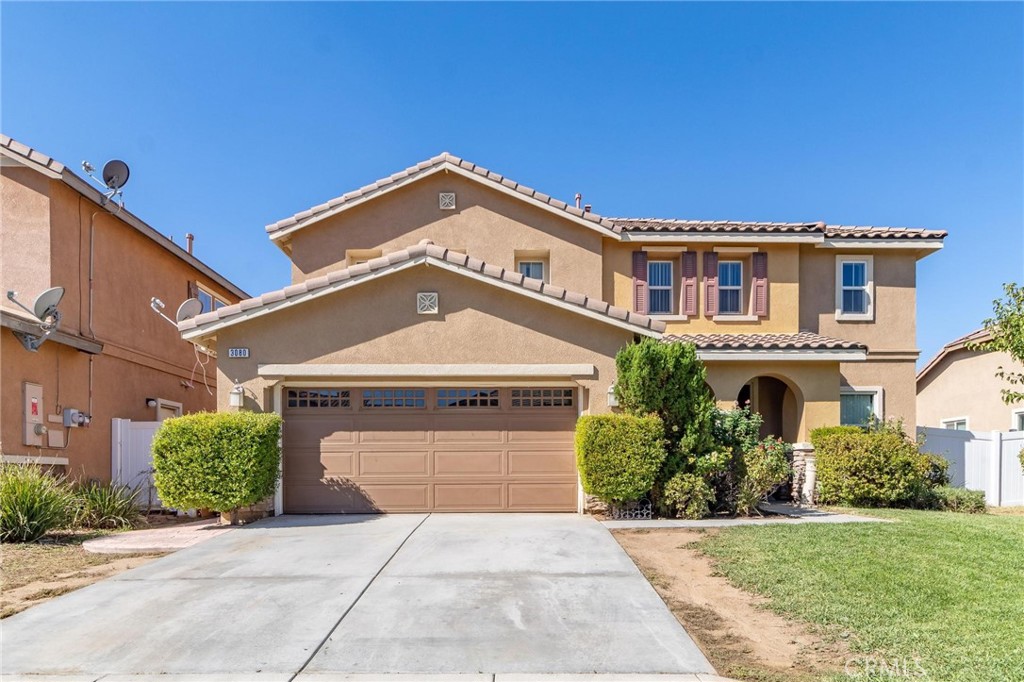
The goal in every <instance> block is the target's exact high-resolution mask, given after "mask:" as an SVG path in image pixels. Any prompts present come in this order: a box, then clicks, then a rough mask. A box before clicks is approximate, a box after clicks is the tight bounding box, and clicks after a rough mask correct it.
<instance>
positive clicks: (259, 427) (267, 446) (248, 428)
mask: <svg viewBox="0 0 1024 682" xmlns="http://www.w3.org/2000/svg"><path fill="white" fill-rule="evenodd" d="M280 437H281V418H280V417H279V416H277V415H276V414H257V413H253V412H237V413H212V412H199V413H196V414H189V415H185V416H184V417H176V418H174V419H168V420H166V421H165V422H164V423H163V424H162V425H161V426H160V428H159V429H157V432H156V435H155V436H154V437H153V468H154V469H155V471H156V473H155V474H154V477H153V480H154V482H155V484H156V489H157V492H158V493H159V495H160V499H161V500H163V502H164V504H166V505H169V506H171V507H178V508H180V509H202V508H208V509H214V510H216V511H219V512H233V511H236V510H238V509H239V508H240V507H246V506H249V505H253V504H256V503H257V502H260V501H262V500H265V499H266V498H268V497H270V496H271V495H273V494H274V489H275V488H276V486H277V479H278V465H279V462H280V457H281V452H280V446H279V445H278V440H279V439H280Z"/></svg>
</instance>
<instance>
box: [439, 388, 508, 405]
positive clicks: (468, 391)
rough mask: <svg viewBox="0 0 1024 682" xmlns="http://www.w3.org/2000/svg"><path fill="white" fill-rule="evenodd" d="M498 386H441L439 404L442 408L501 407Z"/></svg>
mask: <svg viewBox="0 0 1024 682" xmlns="http://www.w3.org/2000/svg"><path fill="white" fill-rule="evenodd" d="M500 405H501V402H500V399H499V391H498V389H496V388H439V389H437V406H438V408H440V409H451V408H473V407H500Z"/></svg>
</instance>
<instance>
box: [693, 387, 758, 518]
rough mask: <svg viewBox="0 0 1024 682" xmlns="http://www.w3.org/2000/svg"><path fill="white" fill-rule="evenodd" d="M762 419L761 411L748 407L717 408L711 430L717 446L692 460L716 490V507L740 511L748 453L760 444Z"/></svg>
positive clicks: (726, 511) (719, 509)
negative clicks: (753, 410)
mask: <svg viewBox="0 0 1024 682" xmlns="http://www.w3.org/2000/svg"><path fill="white" fill-rule="evenodd" d="M762 423H763V420H762V418H761V415H760V414H758V413H757V412H751V411H750V410H749V409H748V408H746V407H739V408H736V409H732V410H719V409H716V410H715V415H714V421H713V422H712V427H711V433H712V437H713V439H714V443H715V448H716V449H715V450H714V451H713V452H711V453H708V454H706V455H697V456H696V457H691V458H690V461H691V462H692V463H693V464H694V469H695V470H698V471H700V473H701V474H702V475H703V476H704V477H705V479H706V480H707V481H708V483H710V484H711V487H712V489H713V490H714V491H715V499H716V500H717V508H716V511H720V512H724V513H726V514H736V513H737V512H738V511H739V496H740V486H741V484H742V482H743V480H744V479H745V478H746V475H747V473H746V457H745V456H746V454H747V453H748V452H750V451H751V450H753V449H754V448H755V447H757V443H758V439H759V438H760V433H761V424H762Z"/></svg>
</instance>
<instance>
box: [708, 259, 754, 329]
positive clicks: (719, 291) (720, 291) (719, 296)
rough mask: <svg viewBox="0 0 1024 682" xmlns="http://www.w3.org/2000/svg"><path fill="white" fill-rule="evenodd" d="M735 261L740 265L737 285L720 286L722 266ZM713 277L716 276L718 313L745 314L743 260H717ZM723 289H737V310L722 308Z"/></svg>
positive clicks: (729, 315)
mask: <svg viewBox="0 0 1024 682" xmlns="http://www.w3.org/2000/svg"><path fill="white" fill-rule="evenodd" d="M731 263H735V264H736V265H738V266H740V283H739V285H735V284H733V285H730V286H722V266H723V265H728V264H731ZM715 277H717V278H718V315H722V316H728V317H732V316H733V315H745V314H746V311H745V310H744V309H743V261H741V260H720V261H718V272H716V273H715ZM723 291H738V292H739V294H740V295H739V302H740V307H739V310H736V311H728V312H727V311H724V310H722V292H723Z"/></svg>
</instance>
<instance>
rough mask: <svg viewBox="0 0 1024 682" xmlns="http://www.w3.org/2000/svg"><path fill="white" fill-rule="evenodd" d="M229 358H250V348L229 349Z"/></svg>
mask: <svg viewBox="0 0 1024 682" xmlns="http://www.w3.org/2000/svg"><path fill="white" fill-rule="evenodd" d="M228 357H229V358H247V357H249V349H248V348H228Z"/></svg>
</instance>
